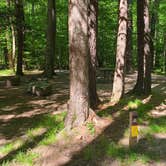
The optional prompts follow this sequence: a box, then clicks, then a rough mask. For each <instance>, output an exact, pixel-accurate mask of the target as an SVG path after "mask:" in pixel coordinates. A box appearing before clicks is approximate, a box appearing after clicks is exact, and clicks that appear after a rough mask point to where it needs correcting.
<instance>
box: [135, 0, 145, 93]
mask: <svg viewBox="0 0 166 166" xmlns="http://www.w3.org/2000/svg"><path fill="white" fill-rule="evenodd" d="M144 27H145V25H144V0H137V62H138V64H137V70H138V75H137V83H136V85H135V88H134V91H135V92H136V93H138V94H139V93H140V94H142V93H143V91H144Z"/></svg>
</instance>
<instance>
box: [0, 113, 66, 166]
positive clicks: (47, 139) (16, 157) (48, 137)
mask: <svg viewBox="0 0 166 166" xmlns="http://www.w3.org/2000/svg"><path fill="white" fill-rule="evenodd" d="M65 114H66V113H61V114H58V115H45V116H43V117H41V119H40V120H39V121H32V123H33V125H34V127H32V128H29V129H28V130H27V132H26V136H27V138H26V139H25V140H24V141H23V140H21V139H20V140H17V141H14V142H12V143H9V144H6V145H4V146H3V147H2V148H1V149H0V152H1V153H3V154H4V153H5V155H7V154H8V153H10V152H12V151H14V150H16V151H17V149H18V148H20V149H21V148H22V146H24V145H25V143H27V142H32V143H33V142H34V141H35V139H36V137H38V136H40V135H43V133H45V135H44V138H43V139H42V140H40V141H39V142H34V143H35V144H36V146H40V145H49V144H51V143H53V142H55V140H56V134H57V133H58V132H59V131H60V130H62V129H63V128H64V122H63V119H64V117H65ZM32 150H33V149H31V148H29V149H28V148H27V149H25V150H23V151H22V150H20V151H17V153H16V154H13V157H11V158H10V159H9V160H8V159H5V161H4V162H3V163H2V164H3V165H4V166H8V165H11V164H12V163H13V162H14V163H21V164H22V165H28V166H31V165H33V164H34V161H35V159H36V158H38V154H36V153H33V151H32Z"/></svg>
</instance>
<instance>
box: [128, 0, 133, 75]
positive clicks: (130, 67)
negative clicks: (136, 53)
mask: <svg viewBox="0 0 166 166" xmlns="http://www.w3.org/2000/svg"><path fill="white" fill-rule="evenodd" d="M127 24H128V25H127V45H126V73H130V72H131V71H132V48H133V47H132V31H133V19H132V0H128V21H127Z"/></svg>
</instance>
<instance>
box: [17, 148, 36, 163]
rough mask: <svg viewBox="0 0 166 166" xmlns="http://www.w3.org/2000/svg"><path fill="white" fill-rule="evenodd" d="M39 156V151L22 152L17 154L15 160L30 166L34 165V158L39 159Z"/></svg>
mask: <svg viewBox="0 0 166 166" xmlns="http://www.w3.org/2000/svg"><path fill="white" fill-rule="evenodd" d="M38 157H39V155H38V154H37V153H34V152H31V151H28V152H27V153H25V152H20V153H18V154H17V155H16V157H15V159H14V162H16V163H21V164H26V165H28V166H33V165H34V160H35V159H37V158H38Z"/></svg>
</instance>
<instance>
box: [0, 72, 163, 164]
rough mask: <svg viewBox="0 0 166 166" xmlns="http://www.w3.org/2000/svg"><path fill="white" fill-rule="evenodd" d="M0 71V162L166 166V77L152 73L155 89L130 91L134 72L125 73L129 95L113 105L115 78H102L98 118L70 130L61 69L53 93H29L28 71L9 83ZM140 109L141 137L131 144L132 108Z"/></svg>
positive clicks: (66, 86)
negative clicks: (6, 84) (139, 93)
mask: <svg viewBox="0 0 166 166" xmlns="http://www.w3.org/2000/svg"><path fill="white" fill-rule="evenodd" d="M7 78H10V77H0V165H2V166H9V165H12V166H16V165H18V166H19V165H23V166H24V165H25V166H26V165H38V166H60V165H68V166H130V165H131V166H166V77H164V76H159V75H153V84H152V89H153V90H152V94H151V95H150V96H136V95H132V94H127V92H128V91H130V90H131V89H132V88H133V86H134V83H135V81H136V74H130V75H128V76H127V77H126V95H125V96H124V99H122V100H121V101H120V103H119V104H117V105H115V106H110V105H109V104H107V103H108V101H109V99H110V95H111V86H112V85H111V81H110V80H105V81H104V80H103V79H99V80H98V84H97V86H98V94H99V96H100V99H101V100H102V104H101V105H100V107H99V109H98V110H97V111H98V113H97V114H98V116H99V117H101V118H99V120H98V121H97V122H94V123H92V122H87V123H86V124H85V125H84V126H83V127H81V128H78V129H74V130H73V131H71V132H70V133H67V132H66V131H65V130H63V128H64V122H63V121H64V117H65V114H66V110H67V104H66V103H67V101H68V98H69V75H68V73H67V72H58V73H57V75H56V76H55V77H54V79H52V80H49V83H50V84H51V85H52V86H53V94H52V95H50V96H48V97H36V96H31V95H29V94H27V92H26V91H27V86H28V83H29V82H32V81H33V80H36V79H37V78H40V74H37V73H34V74H31V75H27V76H24V78H23V79H22V83H21V85H20V86H18V87H17V86H15V87H10V88H5V87H4V86H3V85H4V81H5V80H6V79H7ZM133 110H135V111H137V112H138V115H139V119H138V121H139V142H138V144H137V146H136V147H135V148H133V149H130V148H129V145H128V144H129V143H128V142H129V141H128V140H129V125H128V124H129V112H130V111H133Z"/></svg>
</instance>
